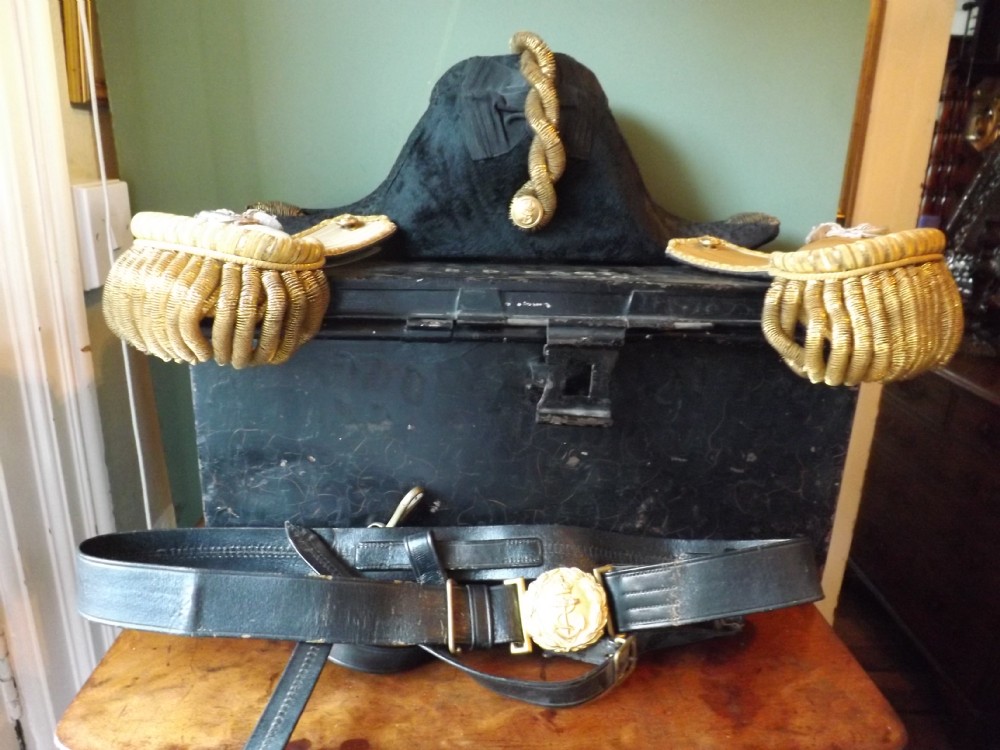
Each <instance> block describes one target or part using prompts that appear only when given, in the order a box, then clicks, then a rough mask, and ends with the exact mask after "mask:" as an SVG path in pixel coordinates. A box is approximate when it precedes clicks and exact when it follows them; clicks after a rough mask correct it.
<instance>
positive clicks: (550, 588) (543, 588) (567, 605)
mask: <svg viewBox="0 0 1000 750" xmlns="http://www.w3.org/2000/svg"><path fill="white" fill-rule="evenodd" d="M607 623H608V598H607V595H606V594H605V593H604V588H603V587H602V586H601V584H600V583H599V582H598V580H597V578H595V577H594V576H593V575H591V574H590V573H585V572H584V571H582V570H580V569H579V568H556V569H554V570H548V571H546V572H545V573H542V574H541V575H540V576H539V577H538V578H536V579H535V580H534V581H532V582H531V583H530V584H529V585H528V587H527V590H526V591H525V593H524V596H523V597H522V600H521V624H522V626H523V628H524V632H525V633H526V634H527V635H528V636H529V637H530V639H531V640H532V641H534V642H535V643H536V644H537V645H538V646H539V647H541V648H543V649H546V650H548V651H555V652H562V653H565V652H567V651H579V650H580V649H583V648H586V647H587V646H591V645H593V644H594V643H597V641H599V640H600V639H601V636H602V635H603V634H604V632H605V630H606V628H607Z"/></svg>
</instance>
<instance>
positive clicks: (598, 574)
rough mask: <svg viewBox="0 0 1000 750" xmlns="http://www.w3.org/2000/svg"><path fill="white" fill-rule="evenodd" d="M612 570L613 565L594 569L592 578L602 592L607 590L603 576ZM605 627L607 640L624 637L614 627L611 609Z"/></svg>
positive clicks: (609, 608)
mask: <svg viewBox="0 0 1000 750" xmlns="http://www.w3.org/2000/svg"><path fill="white" fill-rule="evenodd" d="M614 569H615V566H614V565H602V566H601V567H599V568H594V578H596V579H597V582H598V583H599V584H601V588H603V589H604V590H607V588H608V586H607V584H606V583H605V582H604V574H605V573H610V572H611V571H612V570H614ZM606 627H607V631H608V637H609V638H611V639H613V640H615V641H617V640H619V639H621V638H622V637H624V634H623V633H619V632H618V629H617V628H616V627H615V618H614V612H612V611H611V607H608V623H607V626H606ZM616 658H617V657H616Z"/></svg>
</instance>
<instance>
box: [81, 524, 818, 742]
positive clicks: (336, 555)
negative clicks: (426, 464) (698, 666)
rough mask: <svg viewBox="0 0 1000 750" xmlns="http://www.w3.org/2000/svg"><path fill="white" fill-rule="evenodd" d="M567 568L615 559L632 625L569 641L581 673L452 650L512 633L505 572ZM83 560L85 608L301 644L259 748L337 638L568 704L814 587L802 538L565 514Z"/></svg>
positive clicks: (302, 695)
mask: <svg viewBox="0 0 1000 750" xmlns="http://www.w3.org/2000/svg"><path fill="white" fill-rule="evenodd" d="M566 566H574V567H579V568H583V569H596V568H601V567H605V566H611V567H610V568H607V567H605V570H604V572H603V573H602V575H601V583H602V584H603V587H604V590H605V592H606V594H607V598H608V600H609V605H610V610H611V622H610V623H609V626H611V627H612V628H613V629H615V630H617V631H618V632H619V633H627V634H629V635H627V636H623V637H619V638H617V639H615V638H610V637H606V638H603V639H601V640H600V641H599V642H598V643H596V644H595V645H593V646H590V647H588V648H585V649H583V650H581V651H578V652H574V653H572V654H567V655H568V656H571V657H573V658H577V659H580V660H582V661H585V662H589V663H591V664H592V665H594V666H593V668H592V669H591V670H590V671H589V672H587V673H585V674H584V675H583V676H581V677H578V678H576V679H574V680H568V681H564V682H556V683H537V682H526V681H523V680H511V679H507V678H501V677H497V676H495V675H484V674H482V673H479V672H476V671H475V670H472V669H470V668H469V667H467V666H465V665H463V664H462V663H461V661H460V660H459V659H458V658H456V656H455V653H456V652H457V651H459V650H460V649H462V648H465V649H468V648H472V647H475V648H484V647H490V646H493V645H498V644H518V643H521V642H522V641H523V640H524V638H525V635H524V628H523V625H522V623H521V611H520V600H519V595H518V592H517V587H515V586H511V585H508V583H504V581H508V579H517V578H522V579H528V580H532V579H535V578H537V577H538V576H539V575H541V574H542V573H543V572H545V571H546V570H550V569H553V568H559V567H566ZM77 570H78V578H79V581H78V584H79V585H78V592H79V607H80V611H81V613H82V614H84V615H85V616H87V617H89V618H91V619H94V620H98V621H102V622H109V623H113V624H116V625H121V626H124V627H131V628H139V629H146V630H155V631H160V632H168V633H178V634H187V635H207V636H250V637H262V638H274V639H281V640H292V641H297V642H299V643H298V645H297V647H296V649H295V651H294V652H293V656H292V659H291V662H290V664H289V666H288V668H287V669H286V670H285V674H284V675H283V676H282V678H281V679H280V680H279V684H278V686H277V688H276V690H275V692H274V695H273V696H272V700H271V702H270V703H269V705H268V707H267V709H266V711H265V714H264V716H263V717H262V719H261V722H260V723H259V725H258V727H257V730H255V732H254V736H253V737H252V738H251V743H249V744H248V745H247V747H253V748H257V750H270V748H272V747H275V748H277V747H283V745H284V743H285V742H286V741H287V738H288V737H289V736H290V735H291V731H292V729H293V728H294V726H295V722H296V721H297V719H298V716H299V714H300V713H301V710H302V709H303V708H304V706H305V703H306V701H307V700H308V697H309V694H310V692H311V690H312V687H313V684H314V683H315V680H316V679H317V678H318V676H319V672H320V670H321V669H322V664H323V662H324V660H325V657H326V656H327V655H328V654H329V652H330V648H331V645H332V644H338V646H337V647H338V648H343V647H344V646H343V644H357V645H358V647H359V648H361V649H371V647H372V646H409V645H414V646H420V647H421V648H423V649H424V650H425V651H427V652H428V653H431V654H432V655H433V656H435V657H437V658H439V659H442V660H444V661H447V662H449V663H451V664H453V665H454V666H456V667H457V668H459V669H461V670H463V671H465V672H467V673H470V674H471V675H472V676H473V677H474V678H475V679H476V680H477V681H479V682H480V683H481V684H484V685H485V686H486V687H489V688H490V689H492V690H495V691H497V692H499V693H501V694H503V695H507V696H509V697H513V698H517V699H520V700H527V701H530V702H533V703H537V704H539V705H544V706H567V705H575V704H577V703H581V702H584V701H586V700H590V699H592V698H594V697H597V696H599V695H600V694H602V693H603V692H604V691H606V690H607V689H609V688H611V687H613V686H614V685H615V684H617V683H618V682H620V681H621V680H622V679H623V678H624V676H625V675H626V674H627V673H628V672H629V671H630V670H631V668H632V667H633V666H634V664H635V660H636V659H637V656H638V653H639V652H640V651H642V650H646V649H648V648H656V647H660V646H663V645H670V644H673V643H678V642H690V641H692V640H697V639H700V638H705V637H713V636H714V635H720V634H723V633H724V632H725V631H726V626H725V622H726V619H727V618H733V617H739V616H740V615H743V614H747V613H750V612H756V611H763V610H768V609H775V608H779V607H785V606H790V605H794V604H799V603H804V602H809V601H815V600H817V599H819V598H820V596H821V592H820V589H819V585H818V576H817V572H816V567H815V558H814V553H813V550H812V547H811V545H810V544H809V543H808V541H806V540H739V541H725V540H676V539H660V538H654V537H637V536H630V535H625V534H616V533H611V532H602V531H595V530H590V529H580V528H571V527H560V526H476V527H446V528H439V529H433V530H420V529H414V528H375V529H320V530H315V531H313V530H308V529H302V528H300V527H294V526H290V527H289V529H288V531H287V534H286V530H284V529H263V528H247V529H235V528H214V529H188V530H171V531H151V532H135V533H126V534H112V535H106V536H102V537H95V538H93V539H89V540H87V541H85V542H84V543H83V544H82V545H81V548H80V553H79V557H78V566H77ZM361 576H363V577H361ZM263 602H266V606H262V603H263ZM307 642H308V643H307ZM406 650H407V649H376V651H377V652H380V653H381V652H393V651H406Z"/></svg>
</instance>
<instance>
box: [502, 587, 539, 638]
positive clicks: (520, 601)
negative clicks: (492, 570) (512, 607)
mask: <svg viewBox="0 0 1000 750" xmlns="http://www.w3.org/2000/svg"><path fill="white" fill-rule="evenodd" d="M503 584H504V586H513V587H514V591H515V596H516V597H517V615H518V620H519V621H520V622H521V642H520V643H511V644H510V652H511V653H512V654H518V655H520V654H530V653H531V652H532V651H533V650H534V649H535V643H534V641H532V640H531V636H530V635H528V631H527V630H526V628H525V622H526V618H525V616H524V595H525V593H526V592H527V590H528V589H527V587H526V586H525V583H524V579H523V578H508V579H507V580H506V581H504V582H503Z"/></svg>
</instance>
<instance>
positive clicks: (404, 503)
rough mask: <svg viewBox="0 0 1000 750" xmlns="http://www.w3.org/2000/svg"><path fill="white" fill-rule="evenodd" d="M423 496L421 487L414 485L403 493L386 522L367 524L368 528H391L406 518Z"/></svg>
mask: <svg viewBox="0 0 1000 750" xmlns="http://www.w3.org/2000/svg"><path fill="white" fill-rule="evenodd" d="M423 497H424V488H423V487H414V488H413V489H411V490H410V491H409V492H407V493H406V494H405V495H403V499H402V500H400V501H399V504H398V505H397V506H396V510H394V511H393V512H392V517H391V518H390V519H389V521H388V522H387V523H379V522H378V521H376V522H375V523H370V524H368V528H369V529H391V528H394V527H396V526H398V525H399V523H400V522H401V521H402V520H403V519H404V518H406V517H407V516H408V515H410V513H411V512H412V511H413V509H414V508H416V507H417V505H419V503H420V501H421V499H423Z"/></svg>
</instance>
